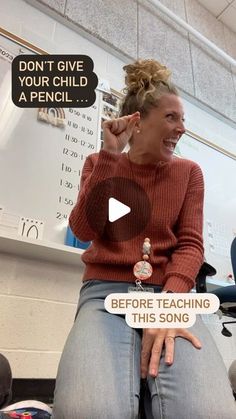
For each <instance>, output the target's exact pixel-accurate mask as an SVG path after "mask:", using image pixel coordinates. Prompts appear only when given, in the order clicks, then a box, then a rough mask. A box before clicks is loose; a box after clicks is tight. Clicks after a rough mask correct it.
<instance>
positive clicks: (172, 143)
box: [163, 138, 177, 152]
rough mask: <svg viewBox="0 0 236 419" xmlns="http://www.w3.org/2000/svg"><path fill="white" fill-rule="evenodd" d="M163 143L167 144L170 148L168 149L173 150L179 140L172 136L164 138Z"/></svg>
mask: <svg viewBox="0 0 236 419" xmlns="http://www.w3.org/2000/svg"><path fill="white" fill-rule="evenodd" d="M163 144H164V145H165V147H166V148H168V150H170V151H172V152H173V151H174V149H175V146H176V144H177V140H176V139H172V138H170V139H167V140H163Z"/></svg>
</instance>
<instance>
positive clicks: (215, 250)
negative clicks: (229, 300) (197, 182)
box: [177, 134, 236, 280]
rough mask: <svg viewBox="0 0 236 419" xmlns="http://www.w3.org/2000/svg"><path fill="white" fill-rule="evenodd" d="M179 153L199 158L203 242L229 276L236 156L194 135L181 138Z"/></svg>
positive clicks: (235, 228) (235, 222)
mask: <svg viewBox="0 0 236 419" xmlns="http://www.w3.org/2000/svg"><path fill="white" fill-rule="evenodd" d="M177 155H179V156H181V157H185V158H188V159H190V160H193V161H195V162H197V163H198V164H199V165H200V167H201V169H202V171H203V175H204V182H205V202H204V246H205V257H206V259H207V261H208V262H209V263H210V264H212V265H213V266H214V267H215V268H216V270H217V277H219V278H220V279H224V280H226V279H227V275H228V274H230V273H232V267H231V260H230V246H231V242H232V240H233V238H234V236H235V234H236V181H235V180H236V157H235V158H233V157H229V156H227V155H225V154H224V153H222V152H220V151H219V150H217V149H215V148H213V147H211V146H209V145H207V144H205V143H203V142H201V141H199V140H198V139H197V138H192V137H191V136H190V135H188V134H184V136H183V137H182V138H181V139H180V141H179V143H178V147H177Z"/></svg>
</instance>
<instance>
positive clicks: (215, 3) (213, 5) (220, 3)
mask: <svg viewBox="0 0 236 419" xmlns="http://www.w3.org/2000/svg"><path fill="white" fill-rule="evenodd" d="M198 1H199V3H201V4H202V5H203V6H204V7H205V8H206V9H208V10H209V11H210V12H211V13H213V15H214V16H216V17H217V16H219V14H220V13H221V12H222V11H223V10H224V9H225V8H226V7H227V6H228V5H229V1H227V0H198Z"/></svg>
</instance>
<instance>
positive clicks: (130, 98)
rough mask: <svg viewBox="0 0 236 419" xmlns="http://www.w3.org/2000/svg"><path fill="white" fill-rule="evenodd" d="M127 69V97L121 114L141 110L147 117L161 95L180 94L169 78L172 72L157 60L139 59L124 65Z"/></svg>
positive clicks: (142, 114) (125, 89)
mask: <svg viewBox="0 0 236 419" xmlns="http://www.w3.org/2000/svg"><path fill="white" fill-rule="evenodd" d="M123 69H124V70H125V71H126V76H125V84H126V87H125V88H124V90H123V91H124V93H125V97H124V99H123V102H122V104H121V110H120V116H124V115H129V114H132V113H134V112H136V111H139V112H140V114H141V117H142V116H143V117H145V116H146V115H147V114H148V113H149V111H150V109H152V108H154V107H157V106H158V102H159V99H160V97H161V96H163V95H165V94H174V95H176V96H178V95H179V93H178V90H177V89H176V87H175V86H174V84H172V83H171V82H170V80H169V78H170V75H171V72H170V70H168V68H167V67H166V66H164V65H162V64H160V63H159V62H158V61H155V60H137V61H135V62H134V63H133V64H128V65H126V66H124V67H123Z"/></svg>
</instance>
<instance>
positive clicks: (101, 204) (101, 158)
mask: <svg viewBox="0 0 236 419" xmlns="http://www.w3.org/2000/svg"><path fill="white" fill-rule="evenodd" d="M118 160H119V154H115V153H109V152H108V151H105V150H101V151H100V152H99V153H98V154H97V155H96V154H93V155H90V156H88V157H87V158H86V160H85V163H84V166H83V170H82V176H81V182H80V191H79V194H78V198H77V202H76V205H75V206H74V208H73V210H72V212H71V214H70V217H69V225H70V228H71V230H72V231H73V233H74V235H75V236H76V237H77V238H78V239H79V240H81V241H90V240H94V239H96V238H98V237H100V236H101V235H102V233H103V230H104V227H105V224H106V221H107V215H108V208H107V201H108V198H109V195H110V188H109V182H107V183H104V187H103V188H100V192H101V191H102V193H100V194H97V193H96V192H95V193H91V192H92V191H93V188H94V187H95V186H96V185H98V183H100V182H102V181H103V180H106V179H108V178H111V177H112V176H113V175H114V173H115V169H116V164H117V162H118ZM88 198H89V200H88ZM88 202H89V205H88ZM88 219H90V220H91V219H93V220H95V224H94V223H93V227H94V225H95V227H96V228H92V227H91V225H90V224H91V223H89V222H88Z"/></svg>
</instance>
